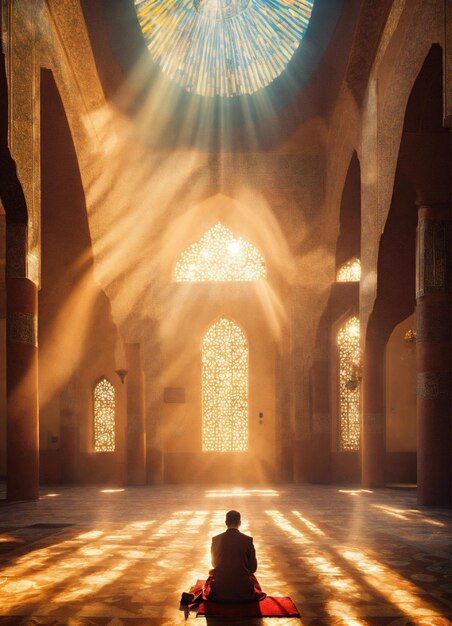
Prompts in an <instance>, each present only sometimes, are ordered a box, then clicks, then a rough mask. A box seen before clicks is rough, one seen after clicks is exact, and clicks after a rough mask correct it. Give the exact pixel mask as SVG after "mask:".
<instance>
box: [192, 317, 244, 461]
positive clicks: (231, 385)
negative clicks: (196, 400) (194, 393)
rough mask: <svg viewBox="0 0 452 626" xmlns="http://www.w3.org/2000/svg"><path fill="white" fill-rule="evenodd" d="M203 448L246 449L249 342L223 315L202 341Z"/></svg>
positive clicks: (218, 449)
mask: <svg viewBox="0 0 452 626" xmlns="http://www.w3.org/2000/svg"><path fill="white" fill-rule="evenodd" d="M202 449H203V450H204V451H205V452H208V451H215V452H232V451H246V450H247V449H248V343H247V340H246V337H245V335H244V333H243V331H242V330H241V328H239V326H237V325H236V324H234V322H231V320H228V319H226V318H225V317H222V318H221V319H219V320H218V321H217V322H215V323H214V324H212V326H211V327H210V328H209V329H208V331H207V332H206V334H205V335H204V339H203V342H202Z"/></svg>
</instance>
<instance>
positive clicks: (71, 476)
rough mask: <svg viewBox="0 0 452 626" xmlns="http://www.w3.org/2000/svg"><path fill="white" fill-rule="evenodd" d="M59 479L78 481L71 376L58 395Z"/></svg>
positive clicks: (73, 389) (76, 437)
mask: <svg viewBox="0 0 452 626" xmlns="http://www.w3.org/2000/svg"><path fill="white" fill-rule="evenodd" d="M60 455H61V479H62V481H63V482H65V483H73V482H76V481H77V479H78V473H77V469H78V456H79V429H78V421H77V412H76V384H75V378H74V377H73V376H72V377H71V378H70V379H69V381H68V383H67V384H66V386H65V387H64V389H63V390H62V391H61V393H60Z"/></svg>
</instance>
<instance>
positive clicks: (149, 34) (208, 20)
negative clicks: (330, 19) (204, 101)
mask: <svg viewBox="0 0 452 626" xmlns="http://www.w3.org/2000/svg"><path fill="white" fill-rule="evenodd" d="M134 1H135V11H136V14H137V17H138V22H139V24H140V27H141V31H142V33H143V37H144V39H145V42H146V45H147V47H148V50H149V53H150V55H151V58H152V60H153V61H154V63H156V64H157V65H158V66H159V67H160V69H161V70H162V71H163V72H164V73H165V74H167V75H168V76H169V77H170V78H171V79H172V80H174V81H175V82H177V83H178V84H179V85H181V86H182V87H183V88H184V89H185V90H186V91H188V92H191V93H195V94H198V95H201V96H227V97H231V96H241V95H245V94H252V93H254V92H256V91H257V90H259V89H262V88H263V87H266V86H267V85H269V84H270V83H271V82H272V81H273V80H275V78H277V77H278V76H279V75H280V74H281V73H282V72H283V71H284V69H285V68H286V66H287V64H288V63H289V61H290V59H291V58H292V56H293V54H294V52H295V50H296V49H297V48H298V46H299V45H300V42H301V40H302V39H303V37H304V34H305V33H306V29H307V27H308V25H309V21H310V18H311V12H312V7H313V4H314V0H172V1H171V0H134Z"/></svg>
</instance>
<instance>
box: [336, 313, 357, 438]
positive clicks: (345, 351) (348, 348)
mask: <svg viewBox="0 0 452 626" xmlns="http://www.w3.org/2000/svg"><path fill="white" fill-rule="evenodd" d="M337 345H338V352H339V448H340V450H359V444H360V411H359V386H358V385H356V386H355V387H354V388H352V387H350V385H349V381H350V380H351V379H352V378H353V376H354V371H355V363H357V362H358V361H359V319H358V318H357V317H351V318H350V319H349V320H348V321H347V322H345V324H344V325H343V326H342V328H341V329H340V331H339V333H338V335H337Z"/></svg>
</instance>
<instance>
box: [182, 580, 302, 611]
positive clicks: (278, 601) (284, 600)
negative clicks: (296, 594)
mask: <svg viewBox="0 0 452 626" xmlns="http://www.w3.org/2000/svg"><path fill="white" fill-rule="evenodd" d="M204 582H205V581H204V580H198V581H196V585H194V586H193V587H192V588H191V589H190V593H194V594H195V595H196V594H198V593H199V592H200V591H201V590H202V586H203V584H204ZM198 616H199V617H229V618H234V617H300V613H299V612H298V609H297V607H296V606H295V604H294V603H293V602H292V600H291V599H290V598H289V597H287V596H284V597H281V598H278V597H272V596H267V597H266V598H264V599H263V600H260V602H245V603H241V604H220V603H219V602H210V601H209V600H206V601H203V602H201V603H200V604H199V606H198V610H197V613H196V617H198Z"/></svg>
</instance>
